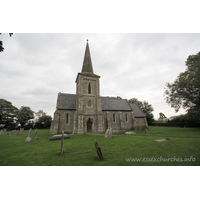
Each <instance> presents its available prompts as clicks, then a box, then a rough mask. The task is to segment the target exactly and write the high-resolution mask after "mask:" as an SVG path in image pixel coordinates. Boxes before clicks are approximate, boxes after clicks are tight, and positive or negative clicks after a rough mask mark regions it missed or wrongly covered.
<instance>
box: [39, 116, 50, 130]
mask: <svg viewBox="0 0 200 200" xmlns="http://www.w3.org/2000/svg"><path fill="white" fill-rule="evenodd" d="M51 122H52V117H51V116H50V115H43V116H41V117H40V118H39V123H41V124H42V127H44V128H49V127H50V126H51Z"/></svg>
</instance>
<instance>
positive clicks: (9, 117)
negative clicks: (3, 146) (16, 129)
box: [0, 99, 18, 128]
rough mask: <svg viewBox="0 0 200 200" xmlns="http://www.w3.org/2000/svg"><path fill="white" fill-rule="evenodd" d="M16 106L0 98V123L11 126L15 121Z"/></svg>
mask: <svg viewBox="0 0 200 200" xmlns="http://www.w3.org/2000/svg"><path fill="white" fill-rule="evenodd" d="M17 111H18V108H16V107H15V106H13V105H12V103H11V102H9V101H7V100H5V99H0V124H2V125H4V127H5V128H9V126H13V125H15V123H16V113H17Z"/></svg>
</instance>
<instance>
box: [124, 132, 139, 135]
mask: <svg viewBox="0 0 200 200" xmlns="http://www.w3.org/2000/svg"><path fill="white" fill-rule="evenodd" d="M135 134H137V133H135V132H126V133H125V135H135Z"/></svg>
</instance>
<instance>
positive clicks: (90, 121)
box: [87, 118, 92, 132]
mask: <svg viewBox="0 0 200 200" xmlns="http://www.w3.org/2000/svg"><path fill="white" fill-rule="evenodd" d="M87 132H92V120H91V119H90V118H89V119H88V121H87Z"/></svg>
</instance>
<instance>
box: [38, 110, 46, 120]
mask: <svg viewBox="0 0 200 200" xmlns="http://www.w3.org/2000/svg"><path fill="white" fill-rule="evenodd" d="M45 115H46V113H45V112H44V111H43V110H39V111H38V112H36V113H35V116H36V119H37V120H39V118H40V117H42V116H45Z"/></svg>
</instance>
